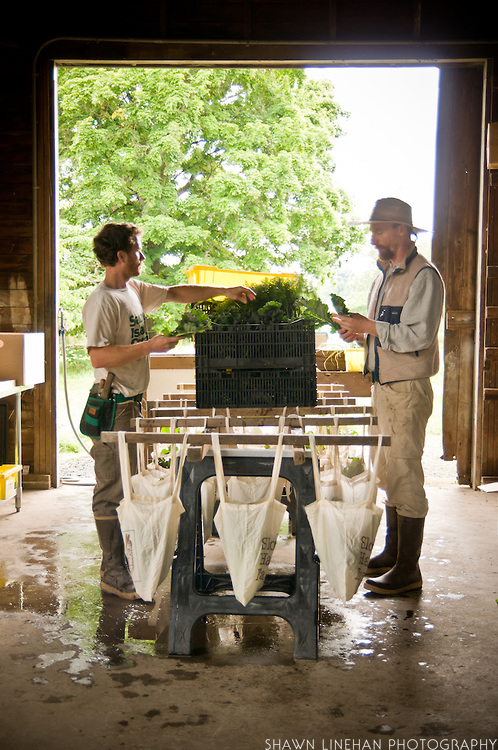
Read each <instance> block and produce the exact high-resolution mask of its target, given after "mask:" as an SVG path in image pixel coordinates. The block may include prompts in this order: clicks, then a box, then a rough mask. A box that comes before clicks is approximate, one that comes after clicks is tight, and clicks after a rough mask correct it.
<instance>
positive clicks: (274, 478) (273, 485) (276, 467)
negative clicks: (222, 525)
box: [211, 420, 284, 502]
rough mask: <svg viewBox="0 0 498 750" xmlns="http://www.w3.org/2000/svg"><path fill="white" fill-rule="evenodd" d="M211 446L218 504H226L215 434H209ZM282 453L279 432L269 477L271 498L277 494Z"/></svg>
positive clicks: (221, 467) (221, 463) (219, 454)
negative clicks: (218, 498)
mask: <svg viewBox="0 0 498 750" xmlns="http://www.w3.org/2000/svg"><path fill="white" fill-rule="evenodd" d="M279 421H280V420H279ZM280 424H281V422H280ZM211 445H212V448H213V456H214V467H215V471H216V482H217V485H218V494H219V497H220V502H226V499H227V496H226V480H225V474H224V472H223V461H222V458H221V449H220V438H219V434H218V433H217V432H212V433H211ZM283 452H284V435H283V432H280V433H279V436H278V443H277V448H276V450H275V458H274V461H273V470H272V475H271V482H270V490H269V493H268V496H269V497H272V498H274V497H275V494H276V492H277V485H278V478H279V476H280V467H281V465H282V456H283Z"/></svg>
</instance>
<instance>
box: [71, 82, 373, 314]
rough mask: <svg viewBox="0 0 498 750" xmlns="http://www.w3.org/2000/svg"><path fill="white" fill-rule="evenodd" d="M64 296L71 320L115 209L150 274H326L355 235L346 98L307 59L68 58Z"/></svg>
mask: <svg viewBox="0 0 498 750" xmlns="http://www.w3.org/2000/svg"><path fill="white" fill-rule="evenodd" d="M58 91H59V144H60V153H59V159H60V237H61V247H60V258H61V290H62V292H61V293H62V303H63V305H64V306H65V307H66V308H67V310H68V314H69V317H70V318H71V320H70V327H71V328H72V327H73V326H74V325H75V324H76V323H77V320H78V317H79V316H78V314H77V312H78V310H79V309H80V307H81V302H82V300H83V298H84V297H86V296H87V294H88V287H89V286H93V285H94V284H95V280H96V278H97V277H98V268H97V264H96V262H95V259H94V257H93V254H92V252H91V238H92V236H93V235H94V234H95V232H96V231H97V230H98V228H99V227H100V226H101V225H102V224H103V223H105V222H107V221H132V222H135V223H137V224H139V225H140V226H141V227H142V228H143V230H144V249H145V254H146V271H145V273H144V277H145V278H153V277H154V276H155V277H156V280H157V276H160V277H162V278H163V279H164V280H165V283H184V282H185V281H186V277H185V274H184V273H183V269H184V268H186V267H188V266H191V265H194V264H201V265H213V266H217V267H219V268H237V269H245V270H253V271H263V270H269V269H271V268H273V267H275V266H278V267H287V268H288V267H290V266H292V268H293V269H294V270H297V271H303V272H306V273H307V274H310V275H311V276H312V277H314V278H315V279H317V280H319V281H320V280H323V279H325V278H327V277H328V276H329V275H330V274H331V271H332V267H333V265H334V263H335V261H336V259H337V258H338V257H340V256H341V255H342V254H343V253H344V252H345V251H346V250H348V249H351V248H352V247H353V246H354V244H355V242H356V241H357V240H358V238H359V237H358V231H357V230H356V229H353V228H351V227H349V226H348V223H347V221H348V218H349V217H348V212H349V210H350V203H349V200H348V198H347V196H346V195H345V194H344V192H343V191H342V190H340V189H339V188H338V187H337V186H336V185H335V184H334V175H333V172H334V164H333V156H332V150H333V145H334V140H335V139H336V138H337V137H338V136H339V135H340V128H339V125H338V118H339V115H341V114H342V113H341V111H340V109H339V107H338V105H337V103H336V102H335V101H334V96H333V87H332V85H331V84H330V83H329V82H326V81H314V80H312V79H310V78H308V77H307V76H306V74H305V73H304V71H302V70H282V69H270V70H267V69H265V70H255V69H228V70H221V69H206V68H201V69H186V68H184V69H147V68H139V69H129V68H112V69H106V68H60V69H59V73H58Z"/></svg>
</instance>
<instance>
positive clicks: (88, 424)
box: [80, 372, 116, 438]
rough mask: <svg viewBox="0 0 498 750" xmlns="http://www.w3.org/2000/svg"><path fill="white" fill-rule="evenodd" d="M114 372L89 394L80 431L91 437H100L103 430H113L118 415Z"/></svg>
mask: <svg viewBox="0 0 498 750" xmlns="http://www.w3.org/2000/svg"><path fill="white" fill-rule="evenodd" d="M113 380H114V373H113V372H110V373H108V375H107V378H106V380H105V381H103V380H102V381H101V383H100V386H99V387H98V388H97V386H94V387H93V388H92V389H91V391H90V394H89V396H88V399H87V402H86V404H85V408H84V410H83V414H82V417H81V421H80V432H81V434H82V435H87V437H91V438H99V437H100V433H101V432H106V431H108V430H112V428H113V425H114V417H115V415H116V402H115V400H114V396H113V395H112V394H111V386H112V382H113Z"/></svg>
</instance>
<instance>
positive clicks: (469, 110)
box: [433, 66, 483, 484]
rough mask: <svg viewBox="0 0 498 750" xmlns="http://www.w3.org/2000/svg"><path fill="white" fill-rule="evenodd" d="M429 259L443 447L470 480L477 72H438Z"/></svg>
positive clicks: (477, 166) (477, 171)
mask: <svg viewBox="0 0 498 750" xmlns="http://www.w3.org/2000/svg"><path fill="white" fill-rule="evenodd" d="M440 92H441V93H440V106H439V118H438V135H437V170H436V175H437V176H436V191H435V195H436V205H435V222H434V230H435V231H434V241H433V260H434V262H435V263H436V265H437V266H438V268H439V269H440V271H441V273H442V275H443V278H444V281H445V284H446V304H447V309H448V311H449V316H448V317H447V321H446V322H447V326H446V331H445V343H444V367H445V373H444V394H443V452H444V457H445V458H446V459H451V458H453V457H456V460H457V472H458V480H459V482H460V483H461V484H468V483H471V473H472V442H473V439H474V438H475V434H474V424H475V422H474V411H473V408H474V399H473V397H474V350H475V341H474V328H475V321H476V314H477V313H476V299H477V281H478V277H477V273H478V265H479V264H478V260H479V258H480V252H481V248H480V246H479V245H478V238H479V231H478V228H479V194H480V193H479V185H480V164H481V159H480V155H481V127H482V123H481V120H482V94H483V72H482V69H479V68H463V67H458V66H455V67H452V68H446V69H442V70H441V84H440Z"/></svg>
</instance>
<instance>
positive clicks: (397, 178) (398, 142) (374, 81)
mask: <svg viewBox="0 0 498 750" xmlns="http://www.w3.org/2000/svg"><path fill="white" fill-rule="evenodd" d="M307 72H308V74H309V75H311V76H313V77H315V76H316V77H326V78H328V79H329V80H331V81H332V83H333V84H334V88H335V98H336V101H337V103H338V104H339V106H340V107H341V108H342V109H344V110H346V111H348V112H349V113H350V116H349V118H348V119H347V120H344V121H343V130H344V131H345V135H344V136H341V137H340V138H339V139H338V140H337V144H336V146H335V147H334V162H335V164H336V171H335V174H336V178H337V184H338V186H340V187H341V188H343V189H344V190H345V191H346V192H347V194H348V195H349V197H350V198H351V199H352V201H353V202H354V206H355V212H356V213H357V216H358V219H361V220H363V219H368V217H369V216H370V212H371V210H372V207H373V205H374V203H375V201H376V200H377V199H378V198H385V197H389V196H394V197H397V198H401V199H402V200H405V201H407V202H408V203H410V204H411V206H412V209H413V218H414V221H415V222H416V223H417V224H418V225H419V226H421V227H423V228H424V229H428V230H431V229H432V225H433V211H434V177H435V140H436V125H437V106H438V93H439V71H438V69H437V68H428V67H413V68H399V67H395V68H394V67H393V68H321V69H318V68H313V69H308V70H307Z"/></svg>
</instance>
